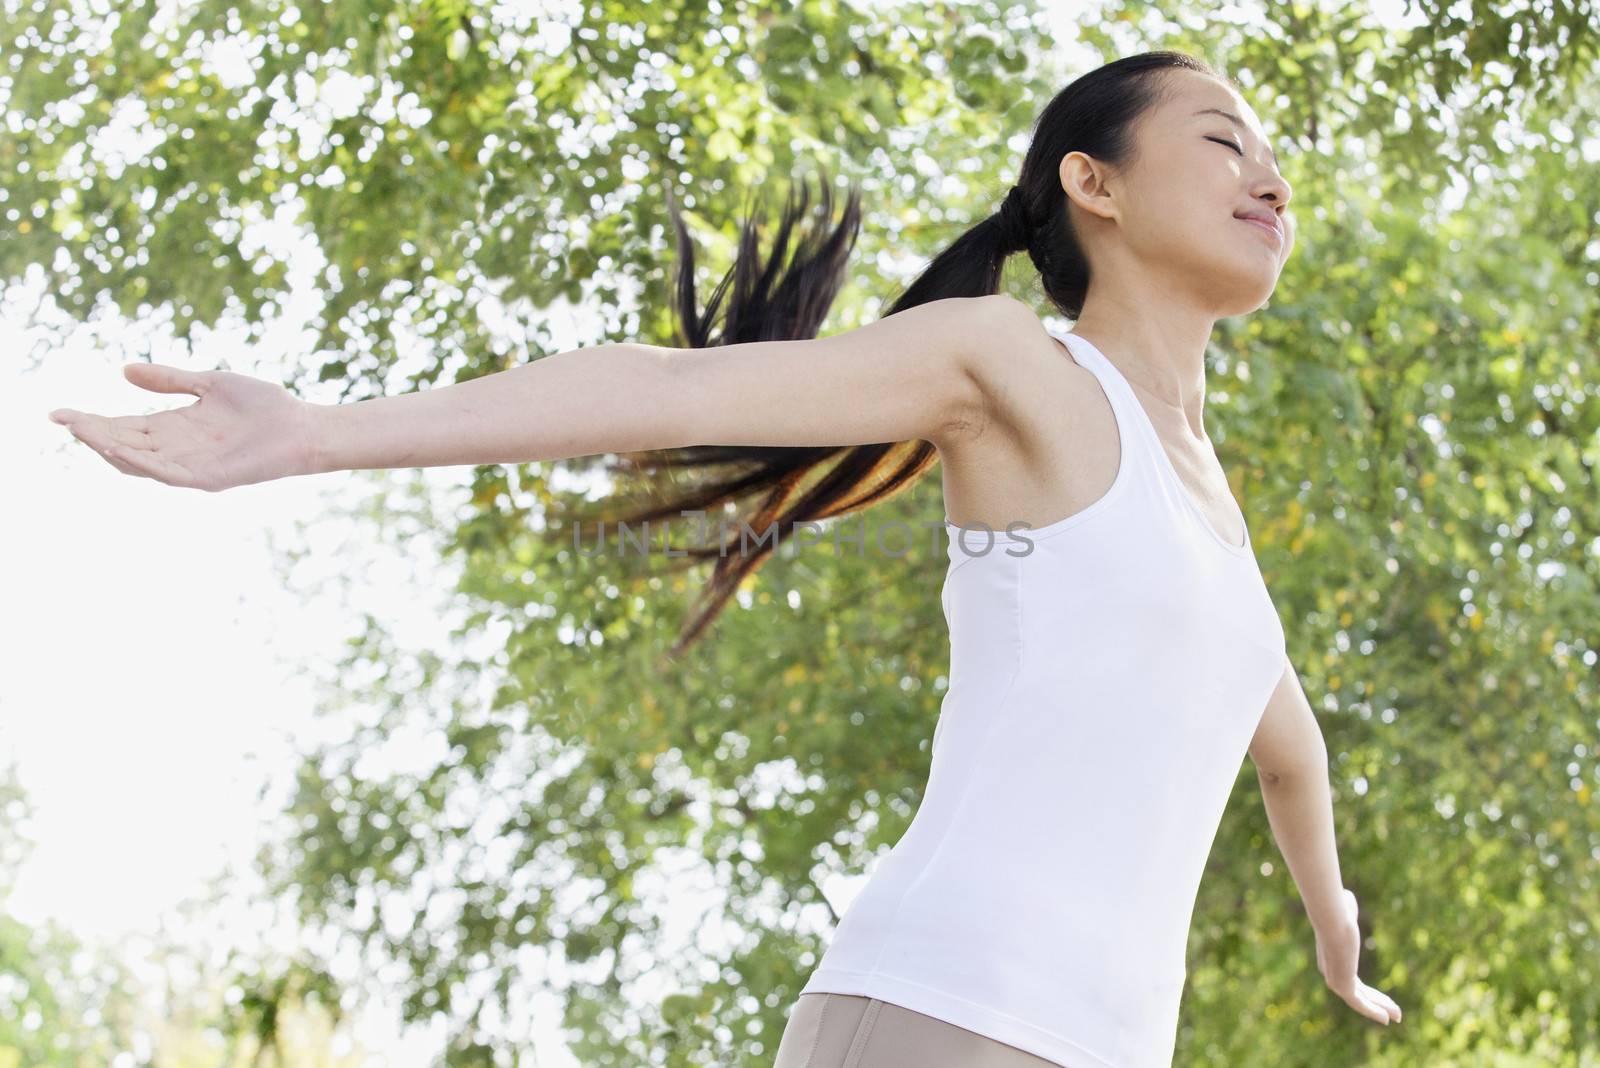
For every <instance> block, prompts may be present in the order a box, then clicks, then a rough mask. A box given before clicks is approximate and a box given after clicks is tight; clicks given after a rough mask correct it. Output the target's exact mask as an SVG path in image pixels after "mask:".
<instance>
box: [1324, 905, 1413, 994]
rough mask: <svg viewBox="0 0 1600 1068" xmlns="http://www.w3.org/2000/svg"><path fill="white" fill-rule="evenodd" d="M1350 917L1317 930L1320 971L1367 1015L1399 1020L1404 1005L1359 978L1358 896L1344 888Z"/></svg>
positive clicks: (1335, 987)
mask: <svg viewBox="0 0 1600 1068" xmlns="http://www.w3.org/2000/svg"><path fill="white" fill-rule="evenodd" d="M1344 902H1345V908H1346V910H1347V913H1348V916H1347V918H1346V920H1345V921H1344V922H1342V923H1338V924H1333V925H1331V926H1329V927H1328V928H1327V929H1326V930H1321V929H1319V930H1318V931H1317V970H1318V971H1320V972H1321V973H1322V978H1323V979H1325V980H1327V983H1328V986H1329V988H1330V989H1332V990H1333V992H1334V993H1335V994H1338V995H1339V996H1340V997H1342V998H1344V1000H1345V1001H1346V1002H1347V1003H1349V1005H1350V1007H1351V1008H1352V1009H1355V1010H1356V1011H1357V1012H1359V1013H1361V1014H1362V1015H1363V1016H1370V1017H1371V1018H1372V1019H1374V1020H1376V1021H1378V1022H1379V1023H1381V1024H1385V1025H1387V1024H1388V1023H1390V1021H1394V1020H1399V1019H1400V1018H1401V1017H1400V1006H1398V1005H1396V1004H1395V1003H1394V1000H1393V999H1392V998H1390V997H1389V995H1388V994H1385V993H1384V992H1383V991H1381V990H1378V989H1376V988H1374V987H1370V986H1368V985H1367V984H1366V983H1363V982H1362V981H1361V980H1360V979H1358V978H1356V959H1357V957H1359V956H1360V953H1361V930H1360V928H1359V927H1358V926H1357V924H1356V895H1355V894H1353V893H1351V892H1350V891H1349V890H1345V891H1344Z"/></svg>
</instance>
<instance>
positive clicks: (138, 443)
mask: <svg viewBox="0 0 1600 1068" xmlns="http://www.w3.org/2000/svg"><path fill="white" fill-rule="evenodd" d="M58 414H63V418H59V419H58V418H56V417H57V415H58ZM50 418H51V419H53V420H55V421H56V422H58V423H61V424H62V425H64V426H65V427H66V428H67V429H68V430H70V431H71V432H72V436H73V437H75V438H77V439H78V440H79V441H81V442H83V443H84V444H86V445H88V446H90V447H91V448H93V449H94V450H95V451H96V452H98V453H101V454H102V455H104V453H105V452H106V450H107V449H111V448H116V447H118V446H121V447H123V448H129V449H147V448H149V447H150V433H149V430H148V429H146V426H147V422H148V420H147V419H146V418H145V417H144V416H120V417H118V418H116V419H107V418H106V417H105V416H102V415H89V414H87V413H85V412H74V411H72V410H71V409H70V408H59V409H57V410H56V411H54V412H51V413H50Z"/></svg>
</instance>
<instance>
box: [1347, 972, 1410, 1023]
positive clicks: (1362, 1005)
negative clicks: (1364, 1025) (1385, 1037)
mask: <svg viewBox="0 0 1600 1068" xmlns="http://www.w3.org/2000/svg"><path fill="white" fill-rule="evenodd" d="M1349 1001H1350V1005H1351V1007H1352V1008H1355V1009H1359V1010H1360V1011H1361V1012H1362V1013H1363V1014H1364V1015H1367V1016H1370V1017H1372V1018H1373V1019H1374V1020H1376V1021H1378V1022H1379V1023H1381V1024H1384V1025H1388V1024H1391V1023H1398V1022H1399V1021H1400V1020H1401V1019H1403V1018H1404V1017H1403V1015H1402V1014H1401V1012H1400V1006H1399V1005H1396V1004H1395V1002H1394V999H1393V998H1391V997H1390V996H1389V995H1388V994H1385V993H1384V992H1383V991H1381V990H1378V989H1375V988H1373V987H1370V986H1368V985H1367V984H1366V983H1363V982H1362V981H1361V980H1359V979H1357V980H1356V986H1355V991H1354V996H1353V997H1352V998H1350V999H1349Z"/></svg>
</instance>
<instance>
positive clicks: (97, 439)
mask: <svg viewBox="0 0 1600 1068" xmlns="http://www.w3.org/2000/svg"><path fill="white" fill-rule="evenodd" d="M123 374H124V375H126V376H127V379H128V381H130V382H132V383H133V384H134V385H136V386H139V387H140V388H141V389H148V390H151V391H153V392H155V393H188V394H192V395H193V396H196V397H198V398H200V399H199V400H197V401H195V402H194V403H193V404H190V405H188V406H187V407H183V408H174V409H172V410H170V411H165V412H156V413H155V414H153V415H120V416H103V415H91V414H89V413H88V412H79V411H75V410H73V409H71V408H57V409H56V410H55V411H53V412H51V413H50V418H51V419H52V420H54V421H55V422H57V423H60V424H62V425H63V426H65V427H66V428H67V429H68V430H70V431H72V436H73V437H75V438H77V439H78V440H79V441H81V442H83V443H84V444H85V445H88V446H89V447H90V448H92V449H93V450H94V451H95V452H97V453H99V454H100V455H101V456H102V457H104V458H105V460H106V462H107V463H109V464H111V466H112V467H115V468H116V469H117V470H118V471H121V472H123V473H124V474H129V475H139V476H141V477H143V478H153V479H155V480H156V481H157V482H165V483H166V484H167V485H169V486H184V487H188V488H193V489H201V490H206V491H208V492H216V491H219V490H225V489H229V488H231V487H233V486H247V485H250V484H251V483H255V482H266V481H269V480H271V479H275V478H283V477H285V476H288V475H296V474H306V473H309V472H310V471H311V461H312V457H311V451H312V447H313V446H312V433H311V431H312V409H313V405H311V404H308V403H306V402H305V401H303V400H300V399H299V398H298V397H296V396H295V395H294V394H292V393H290V392H289V391H288V390H286V389H284V388H283V387H282V386H280V385H277V384H276V383H273V382H266V381H263V380H262V379H259V378H252V377H250V376H249V375H241V374H235V373H234V372H232V371H186V370H184V369H182V368H179V367H170V366H167V365H165V364H159V363H132V364H128V365H126V366H125V367H124V368H123Z"/></svg>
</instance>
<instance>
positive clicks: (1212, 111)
mask: <svg viewBox="0 0 1600 1068" xmlns="http://www.w3.org/2000/svg"><path fill="white" fill-rule="evenodd" d="M1195 114H1196V115H1221V116H1222V117H1223V118H1225V119H1227V120H1228V121H1229V122H1231V123H1233V124H1234V125H1235V126H1237V127H1239V129H1241V130H1244V129H1248V127H1246V126H1245V124H1244V120H1243V119H1241V118H1240V117H1239V116H1237V115H1235V114H1234V113H1233V112H1231V111H1223V110H1222V109H1221V108H1201V109H1200V110H1199V111H1197V112H1195ZM1267 152H1268V154H1269V155H1271V156H1272V165H1273V166H1274V167H1277V166H1278V154H1277V153H1276V152H1273V151H1272V146H1271V145H1268V146H1267ZM1279 169H1280V170H1281V169H1282V168H1279Z"/></svg>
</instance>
